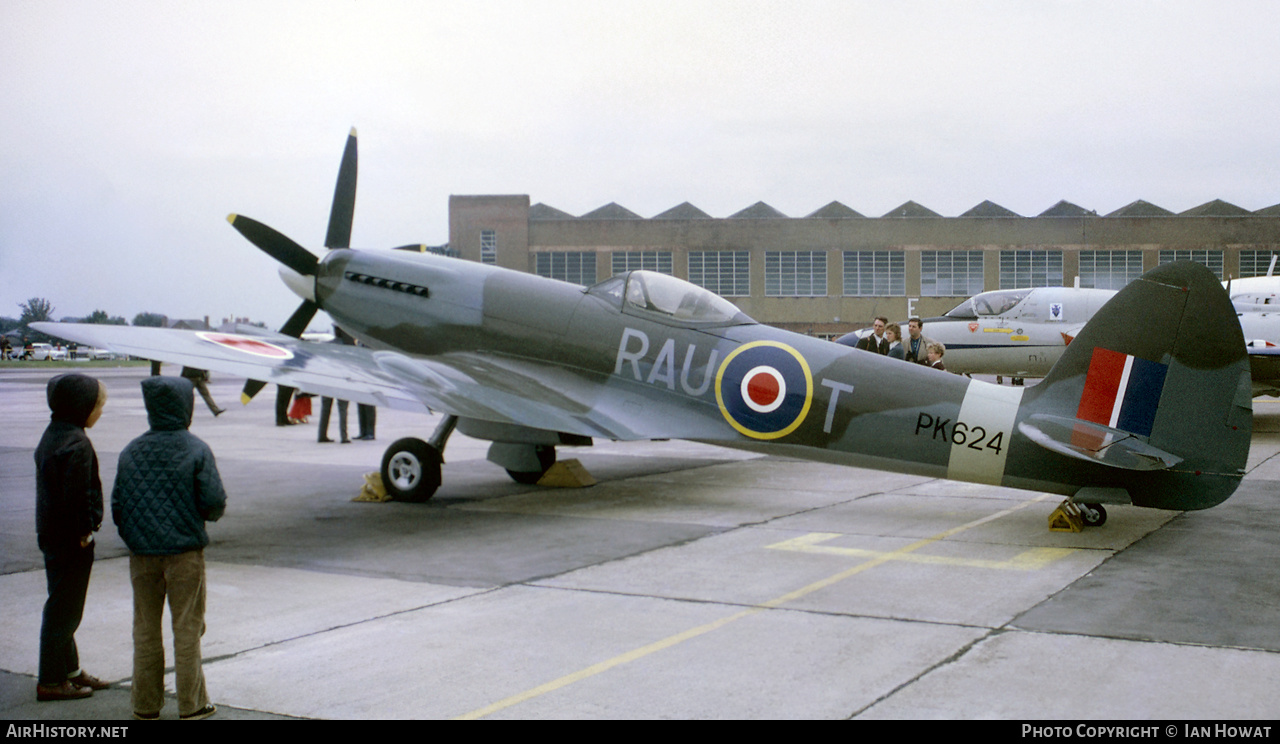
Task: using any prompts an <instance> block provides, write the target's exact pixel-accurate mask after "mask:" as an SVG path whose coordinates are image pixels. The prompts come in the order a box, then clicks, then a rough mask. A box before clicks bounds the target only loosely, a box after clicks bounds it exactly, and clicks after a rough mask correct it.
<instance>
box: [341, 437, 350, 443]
mask: <svg viewBox="0 0 1280 744" xmlns="http://www.w3.org/2000/svg"><path fill="white" fill-rule="evenodd" d="M342 443H343V444H351V440H350V439H347V438H346V437H343V438H342Z"/></svg>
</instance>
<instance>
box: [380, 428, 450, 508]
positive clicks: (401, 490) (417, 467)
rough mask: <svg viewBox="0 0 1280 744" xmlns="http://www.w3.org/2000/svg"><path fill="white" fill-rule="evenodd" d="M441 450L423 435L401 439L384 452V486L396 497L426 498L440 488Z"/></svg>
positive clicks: (405, 498) (406, 499)
mask: <svg viewBox="0 0 1280 744" xmlns="http://www.w3.org/2000/svg"><path fill="white" fill-rule="evenodd" d="M441 462H442V458H441V457H440V452H439V451H438V450H436V448H435V447H432V446H431V445H430V444H427V443H426V442H424V441H422V440H421V439H414V438H412V437H407V438H405V439H398V440H396V441H395V443H393V444H392V445H391V446H390V447H388V448H387V451H386V452H385V453H383V455H382V486H383V488H385V489H387V493H388V494H390V495H391V497H392V498H394V499H395V500H396V501H410V502H415V503H418V502H423V501H426V500H427V499H429V498H431V497H432V496H434V495H435V493H436V489H438V488H440V480H441V479H440V463H441Z"/></svg>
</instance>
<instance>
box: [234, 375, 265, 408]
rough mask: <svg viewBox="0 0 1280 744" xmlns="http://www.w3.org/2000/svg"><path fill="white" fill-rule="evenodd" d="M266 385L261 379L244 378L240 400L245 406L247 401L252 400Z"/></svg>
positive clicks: (247, 403)
mask: <svg viewBox="0 0 1280 744" xmlns="http://www.w3.org/2000/svg"><path fill="white" fill-rule="evenodd" d="M266 386H267V383H265V382H262V381H261V380H246V381H245V383H244V390H241V391H240V402H241V403H243V404H245V405H246V406H247V405H249V401H251V400H253V396H255V395H257V394H258V393H259V392H261V391H262V389H263V388H264V387H266Z"/></svg>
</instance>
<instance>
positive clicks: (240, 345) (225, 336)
mask: <svg viewBox="0 0 1280 744" xmlns="http://www.w3.org/2000/svg"><path fill="white" fill-rule="evenodd" d="M196 335H197V336H199V337H200V338H202V339H204V340H205V341H209V342H211V343H215V344H218V345H219V346H226V347H228V348H231V349H235V350H237V351H243V352H245V353H247V354H253V355H254V356H261V357H269V358H272V359H292V358H293V352H291V351H289V350H288V349H285V348H282V347H280V346H276V345H275V344H273V343H269V342H267V341H260V340H258V339H256V338H250V337H248V336H240V335H236V334H232V333H210V332H207V331H197V332H196Z"/></svg>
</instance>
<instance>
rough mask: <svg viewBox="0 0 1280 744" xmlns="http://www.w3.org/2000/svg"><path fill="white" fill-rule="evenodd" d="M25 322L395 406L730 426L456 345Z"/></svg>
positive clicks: (529, 420) (574, 425)
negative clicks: (429, 350) (413, 351)
mask: <svg viewBox="0 0 1280 744" xmlns="http://www.w3.org/2000/svg"><path fill="white" fill-rule="evenodd" d="M32 327H33V328H36V329H37V330H39V331H41V332H43V333H48V334H50V335H53V336H59V337H61V338H65V339H67V340H70V341H75V342H77V343H82V344H89V345H92V346H99V347H102V348H106V349H110V350H111V351H114V352H116V353H118V354H127V355H129V356H134V357H140V358H143V359H154V360H158V361H163V362H171V363H175V364H181V365H183V366H186V367H195V368H198V369H207V370H212V371H215V372H222V373H225V374H230V375H236V376H240V377H245V378H248V379H252V380H262V381H265V382H267V383H270V384H275V385H285V386H288V387H294V388H297V389H299V390H302V391H303V392H308V393H314V394H316V395H325V396H329V397H334V398H341V399H343V400H351V401H355V402H357V403H367V404H370V405H376V406H385V407H390V408H397V409H400V410H407V411H418V412H424V413H425V412H429V411H437V412H443V413H450V414H454V415H458V416H461V417H463V418H473V419H480V420H483V421H494V422H500V423H507V424H515V425H517V426H524V427H529V428H533V429H544V430H550V431H562V432H568V433H571V434H580V435H582V436H589V437H605V438H608V439H620V440H640V439H658V438H677V439H708V440H715V439H723V438H725V437H726V436H727V431H728V427H727V426H725V424H724V420H723V418H722V416H721V415H720V413H719V410H718V409H717V408H716V407H715V406H712V405H693V406H691V405H690V404H689V402H688V401H680V400H677V399H674V398H671V397H670V396H664V395H657V394H654V393H653V392H651V391H652V389H653V388H654V386H652V385H635V386H628V385H626V384H625V383H619V382H616V381H610V380H609V379H608V378H607V377H606V376H603V375H599V376H591V375H589V374H587V373H582V372H580V371H576V370H570V369H567V368H564V367H560V366H556V365H552V364H546V363H538V362H532V361H530V360H527V359H518V358H513V357H505V356H502V355H494V354H481V353H477V352H455V353H449V354H442V355H439V356H434V357H430V358H425V357H418V356H409V355H407V354H403V353H400V352H396V351H374V350H372V349H368V348H364V347H356V346H345V345H342V344H333V343H315V342H311V341H303V340H300V339H296V338H292V337H290V336H283V335H280V334H262V335H257V334H255V335H253V336H248V335H243V334H234V333H217V332H210V331H184V330H175V329H168V328H136V327H130V326H108V325H93V324H79V323H33V324H32Z"/></svg>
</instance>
